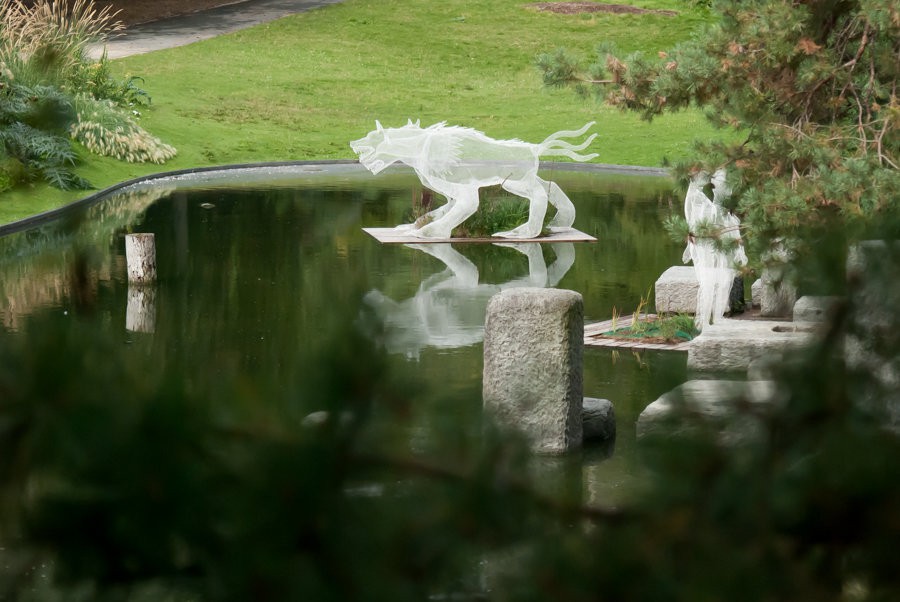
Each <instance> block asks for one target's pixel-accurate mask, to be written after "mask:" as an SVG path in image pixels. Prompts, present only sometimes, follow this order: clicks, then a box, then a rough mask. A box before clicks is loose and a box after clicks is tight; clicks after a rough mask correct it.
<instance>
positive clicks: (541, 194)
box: [494, 177, 548, 238]
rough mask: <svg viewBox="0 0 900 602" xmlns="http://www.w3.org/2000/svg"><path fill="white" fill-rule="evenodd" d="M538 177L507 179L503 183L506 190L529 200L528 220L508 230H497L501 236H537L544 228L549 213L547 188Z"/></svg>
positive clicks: (497, 233) (496, 233) (496, 234)
mask: <svg viewBox="0 0 900 602" xmlns="http://www.w3.org/2000/svg"><path fill="white" fill-rule="evenodd" d="M542 182H543V180H541V179H540V178H538V177H534V178H530V179H528V180H506V181H505V182H503V183H502V184H501V186H503V189H504V190H507V191H509V192H511V193H513V194H516V195H519V196H521V197H525V198H526V199H528V200H529V205H528V221H527V222H525V223H524V224H522V225H521V226H518V227H516V228H513V229H512V230H507V231H506V232H495V233H494V236H499V237H501V238H537V237H538V236H540V234H541V230H543V229H544V215H546V213H547V200H548V197H547V190H546V189H545V188H544V186H543V185H542V184H541V183H542Z"/></svg>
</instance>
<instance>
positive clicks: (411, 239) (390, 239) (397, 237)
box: [363, 228, 597, 245]
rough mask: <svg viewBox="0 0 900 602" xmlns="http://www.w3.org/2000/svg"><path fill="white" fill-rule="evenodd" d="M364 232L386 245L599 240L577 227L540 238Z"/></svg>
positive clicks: (383, 230)
mask: <svg viewBox="0 0 900 602" xmlns="http://www.w3.org/2000/svg"><path fill="white" fill-rule="evenodd" d="M363 232H365V233H366V234H369V235H370V236H372V237H373V238H375V240H377V241H378V242H380V243H381V244H385V245H398V244H403V245H421V244H432V243H482V244H484V243H534V242H537V243H542V242H597V239H596V238H594V237H593V236H591V235H590V234H585V233H584V232H582V231H581V230H576V229H575V228H551V229H550V234H548V235H547V236H541V237H539V238H500V237H497V236H489V237H485V238H419V237H418V236H411V235H410V234H409V232H408V231H403V230H398V229H397V228H363Z"/></svg>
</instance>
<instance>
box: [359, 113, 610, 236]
mask: <svg viewBox="0 0 900 602" xmlns="http://www.w3.org/2000/svg"><path fill="white" fill-rule="evenodd" d="M593 125H594V122H590V123H588V124H587V125H585V126H584V127H582V128H581V129H580V130H576V131H560V132H556V133H555V134H551V135H550V136H548V137H547V139H546V140H544V141H543V142H541V143H539V144H532V143H529V142H523V141H521V140H494V139H493V138H489V137H488V136H486V135H485V134H483V133H482V132H479V131H477V130H474V129H471V128H466V127H460V126H448V125H447V124H446V123H445V122H441V123H436V124H434V125H432V126H429V127H427V128H423V127H421V126H420V125H419V122H418V121H416V123H413V122H412V120H410V121H409V122H408V123H407V124H406V125H405V126H403V127H399V128H384V127H382V125H381V124H380V123H379V122H378V121H376V122H375V126H376V129H375V130H373V131H371V132H369V134H368V135H367V136H366V137H365V138H361V139H359V140H354V141H353V142H351V143H350V147H351V148H352V149H353V152H355V153H356V154H357V155H359V162H360V163H362V164H363V165H364V166H365V167H366V168H368V169H369V171H371V172H372V173H373V174H377V173H379V172H381V171H382V170H383V169H385V168H386V167H388V166H389V165H392V164H394V163H397V162H400V163H404V164H406V165H408V166H410V167H412V168H413V170H414V171H415V172H416V175H417V176H419V180H421V182H422V184H423V185H424V186H425V187H427V188H429V189H431V190H433V191H434V192H436V193H438V194H441V195H443V196H445V197H446V198H447V203H446V204H444V205H442V206H441V207H438V208H437V209H435V210H433V211H430V212H428V213H427V214H425V216H423V217H424V219H423V218H420V219H419V220H417V222H416V224H403V225H401V226H398V228H400V229H404V230H407V231H408V232H409V234H411V235H413V236H417V237H420V238H450V235H451V232H452V231H453V229H454V228H456V227H457V226H458V225H460V224H461V223H463V222H464V221H465V220H466V219H468V218H469V216H471V215H472V214H473V213H475V211H476V210H477V209H478V189H479V188H481V187H484V186H495V185H500V186H502V187H503V188H504V189H505V190H506V191H508V192H511V193H512V194H515V195H517V196H521V197H524V198H526V199H528V201H529V207H528V221H527V222H525V223H524V224H522V225H520V226H518V227H516V228H513V229H512V230H509V231H506V232H497V233H495V234H494V236H498V237H502V238H535V237H537V236H539V235H540V233H541V230H542V229H543V222H544V215H545V214H546V213H547V203H550V204H551V205H553V206H554V207H555V208H556V215H555V216H554V217H553V219H552V220H551V222H550V224H549V225H550V227H551V228H571V227H572V224H573V222H574V221H575V206H574V205H573V204H572V201H570V200H569V197H567V196H566V195H565V193H564V192H563V191H562V190H561V189H560V187H559V186H557V185H556V184H555V183H554V182H549V181H547V180H543V179H541V178H539V177H538V175H537V171H538V164H539V160H540V157H546V156H565V157H569V158H570V159H574V160H575V161H589V160H591V159H593V158H594V157H596V156H597V155H596V153H593V154H589V155H580V154H578V152H577V151H581V150H584V149H585V148H587V147H588V146H589V145H590V144H591V142H593V141H594V138H596V136H597V134H591V135H590V136H589V137H588V138H587V139H586V140H585V141H584V142H582V143H581V144H578V145H575V144H571V143H569V142H566V141H565V140H562V138H576V137H579V136H583V135H584V134H585V133H586V132H587V131H588V130H589V129H590V128H591V126H593ZM417 224H420V225H417Z"/></svg>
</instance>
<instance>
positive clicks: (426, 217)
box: [396, 199, 455, 232]
mask: <svg viewBox="0 0 900 602" xmlns="http://www.w3.org/2000/svg"><path fill="white" fill-rule="evenodd" d="M454 203H455V201H454V200H453V199H447V202H446V203H444V204H443V205H441V206H440V207H438V208H437V209H432V210H431V211H429V212H428V213H425V214H423V215H421V216H420V217H419V219H417V220H416V221H415V222H413V223H411V224H400V225H398V226H397V228H396V229H397V230H399V231H401V232H407V231H410V230H415V229H417V228H418V226H416V224H417V223H418V224H430V223H431V222H434V221H437V220H439V219H440V218H441V217H443V216H444V215H446V213H447V212H448V211H450V209H452V208H453V204H454Z"/></svg>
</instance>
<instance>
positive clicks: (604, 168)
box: [0, 159, 670, 237]
mask: <svg viewBox="0 0 900 602" xmlns="http://www.w3.org/2000/svg"><path fill="white" fill-rule="evenodd" d="M349 165H358V166H359V167H360V169H364V168H363V167H362V166H361V165H360V164H359V162H358V161H357V160H356V159H329V160H321V159H320V160H310V161H270V162H262V163H236V164H231V165H219V166H209V167H193V168H186V169H178V170H173V171H164V172H158V173H154V174H148V175H144V176H139V177H137V178H131V179H129V180H125V181H122V182H119V183H118V184H113V185H112V186H109V187H107V188H104V189H102V190H98V191H97V192H94V193H92V194H90V195H88V196H86V197H83V198H81V199H77V200H75V201H72V202H71V203H67V204H65V205H62V206H60V207H56V208H54V209H50V210H47V211H43V212H41V213H36V214H34V215H31V216H28V217H26V218H23V219H20V220H16V221H14V222H10V223H8V224H3V225H0V237H3V236H7V235H9V234H15V233H16V232H21V231H23V230H28V229H29V228H33V227H36V226H41V225H44V224H46V223H48V222H51V221H53V220H56V219H58V218H60V217H62V216H64V215H66V214H68V213H70V212H72V211H74V210H77V209H82V208H85V207H89V206H90V205H93V204H94V203H97V202H99V201H102V200H104V199H105V198H107V197H109V196H111V195H112V194H113V193H115V192H118V191H119V190H122V189H124V188H128V187H129V186H134V185H136V184H144V183H152V182H153V181H154V180H164V179H167V178H177V177H182V176H191V175H205V174H213V173H215V172H238V171H242V170H244V171H249V170H257V169H264V168H281V169H290V168H297V169H298V172H297V175H304V173H306V172H304V171H303V170H304V169H309V168H310V167H317V168H321V170H320V171H317V172H315V173H316V174H317V175H319V174H321V173H322V171H325V172H327V171H328V170H329V169H334V168H336V167H338V166H349ZM540 168H541V169H549V170H559V171H574V172H587V173H605V174H618V175H623V176H649V177H669V176H670V173H669V171H668V170H666V169H663V168H657V167H642V166H637V165H611V164H606V163H568V162H545V161H541V163H540ZM310 175H312V174H311V173H310Z"/></svg>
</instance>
